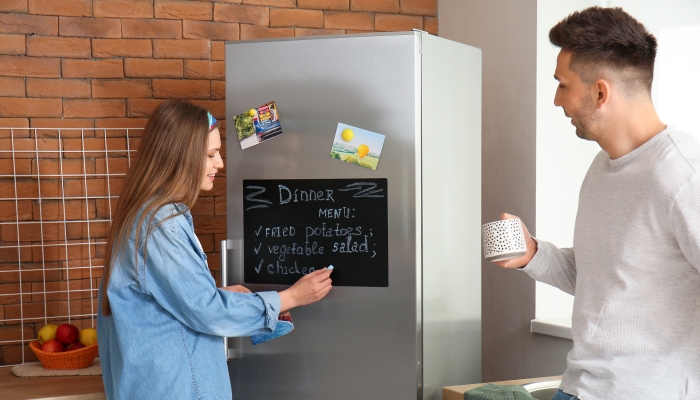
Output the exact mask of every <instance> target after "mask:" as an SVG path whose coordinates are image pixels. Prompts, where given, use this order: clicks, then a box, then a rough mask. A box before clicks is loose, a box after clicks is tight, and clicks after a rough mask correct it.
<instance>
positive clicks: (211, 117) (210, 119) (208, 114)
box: [207, 111, 216, 130]
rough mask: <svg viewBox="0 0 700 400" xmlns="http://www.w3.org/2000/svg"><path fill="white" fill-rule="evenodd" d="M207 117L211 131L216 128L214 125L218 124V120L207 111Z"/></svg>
mask: <svg viewBox="0 0 700 400" xmlns="http://www.w3.org/2000/svg"><path fill="white" fill-rule="evenodd" d="M207 117H208V118H209V130H211V128H212V127H214V124H215V123H216V118H214V116H213V115H211V113H210V112H209V111H207Z"/></svg>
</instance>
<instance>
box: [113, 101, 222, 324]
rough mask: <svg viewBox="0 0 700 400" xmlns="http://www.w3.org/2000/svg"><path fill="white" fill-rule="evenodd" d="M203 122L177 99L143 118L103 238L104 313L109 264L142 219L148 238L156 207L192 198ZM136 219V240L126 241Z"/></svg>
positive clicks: (201, 160) (201, 158) (201, 156)
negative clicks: (144, 121)
mask: <svg viewBox="0 0 700 400" xmlns="http://www.w3.org/2000/svg"><path fill="white" fill-rule="evenodd" d="M208 121H209V119H208V116H207V110H205V109H203V108H202V107H199V106H197V105H195V104H192V103H188V102H185V101H181V100H169V101H166V102H165V103H163V104H161V105H160V106H159V107H158V108H157V109H156V110H155V112H154V113H153V115H151V118H150V119H149V120H148V123H147V124H146V128H145V129H144V131H143V138H142V139H141V144H140V145H139V149H138V153H137V156H136V159H135V160H134V162H133V163H132V165H131V167H130V168H129V171H128V172H127V174H126V178H125V181H124V187H123V189H122V192H121V195H120V196H119V201H118V202H117V207H116V211H115V212H114V216H113V219H112V227H111V230H110V232H109V238H108V240H107V248H106V250H105V260H104V271H103V274H102V281H103V282H102V285H103V286H102V299H101V300H102V313H103V314H104V315H105V316H109V315H111V313H112V310H111V307H110V305H109V299H108V298H107V288H108V287H109V277H110V273H111V270H112V266H113V264H114V262H115V261H116V260H117V259H118V257H119V254H120V253H121V251H122V250H123V249H124V247H125V246H138V243H139V241H140V240H139V238H140V235H141V234H143V233H142V232H141V225H142V224H143V221H144V219H145V218H146V217H147V216H149V215H150V218H149V221H148V225H147V226H148V227H149V231H148V232H146V238H148V235H149V233H150V231H151V230H152V228H151V224H152V222H153V218H154V217H155V214H156V213H155V212H156V211H157V210H158V209H160V208H161V207H163V206H165V205H167V204H171V203H181V204H184V205H185V206H187V208H191V207H192V205H194V202H195V201H196V200H197V196H198V195H199V190H200V188H201V185H202V179H203V176H204V169H205V163H206V154H207V150H208V145H209V144H208V143H209V132H210V129H209V128H210V127H209V126H208ZM139 211H141V214H140V215H139ZM183 212H184V211H183ZM179 214H181V213H179ZM179 214H175V215H173V216H171V217H170V218H172V217H174V216H176V215H179ZM137 215H139V218H138V221H136V216H137ZM135 222H136V240H135V241H134V242H133V243H131V242H129V237H130V233H131V230H132V229H133V228H134V223H135ZM161 223H162V222H161ZM137 254H138V252H137Z"/></svg>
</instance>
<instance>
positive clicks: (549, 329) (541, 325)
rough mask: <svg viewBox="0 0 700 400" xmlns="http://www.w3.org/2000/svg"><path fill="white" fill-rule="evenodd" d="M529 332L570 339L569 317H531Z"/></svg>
mask: <svg viewBox="0 0 700 400" xmlns="http://www.w3.org/2000/svg"><path fill="white" fill-rule="evenodd" d="M530 332H532V333H539V334H541V335H549V336H555V337H559V338H563V339H569V340H571V318H557V319H533V320H532V321H531V322H530Z"/></svg>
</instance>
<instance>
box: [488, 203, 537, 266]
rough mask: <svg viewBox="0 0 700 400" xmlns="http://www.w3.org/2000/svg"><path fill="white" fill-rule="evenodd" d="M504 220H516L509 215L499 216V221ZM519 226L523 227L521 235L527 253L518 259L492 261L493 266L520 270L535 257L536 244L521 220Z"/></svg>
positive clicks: (513, 216)
mask: <svg viewBox="0 0 700 400" xmlns="http://www.w3.org/2000/svg"><path fill="white" fill-rule="evenodd" d="M504 219H518V217H516V216H515V215H510V214H506V213H503V214H501V220H504ZM520 225H522V227H523V235H525V243H526V244H527V252H526V253H525V254H524V255H522V256H520V257H518V258H511V259H510V260H502V261H494V264H496V265H498V266H499V267H503V268H520V267H524V266H526V265H527V264H528V263H529V262H530V260H532V257H534V256H535V253H537V242H535V240H534V239H533V238H532V236H530V232H528V231H527V227H526V226H525V224H523V222H522V220H521V221H520Z"/></svg>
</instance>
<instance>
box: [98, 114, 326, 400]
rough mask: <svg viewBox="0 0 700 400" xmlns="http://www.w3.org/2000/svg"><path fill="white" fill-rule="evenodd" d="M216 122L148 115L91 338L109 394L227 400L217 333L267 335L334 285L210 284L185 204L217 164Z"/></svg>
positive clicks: (210, 182)
mask: <svg viewBox="0 0 700 400" xmlns="http://www.w3.org/2000/svg"><path fill="white" fill-rule="evenodd" d="M220 148H221V139H220V137H219V129H218V123H216V120H215V119H214V118H213V117H212V116H211V114H209V113H208V112H207V111H206V110H204V109H203V108H201V107H199V106H196V105H194V104H190V103H187V102H184V101H168V102H165V103H163V104H162V105H161V106H160V107H158V109H156V111H155V112H154V113H153V115H152V116H151V118H150V119H149V121H148V123H147V125H146V128H145V130H144V132H143V138H142V141H141V145H140V147H139V150H138V156H137V157H136V160H135V161H134V162H133V163H132V166H131V168H130V169H129V172H128V173H127V176H126V179H125V182H124V188H123V190H122V193H121V196H120V199H119V203H118V205H117V209H116V212H115V214H114V218H113V221H112V229H111V232H110V236H109V239H108V241H107V248H106V253H105V254H106V255H105V264H104V265H105V267H104V273H103V278H102V283H101V285H100V294H99V304H100V305H99V308H100V312H99V313H98V340H99V349H100V360H101V365H102V376H103V380H104V385H105V391H106V394H107V399H110V400H112V399H115V400H116V399H128V400H131V399H159V398H172V399H226V400H230V399H231V384H230V380H229V374H228V369H227V365H226V358H225V355H224V350H223V347H222V339H221V338H222V337H223V336H229V337H231V336H250V335H253V334H257V333H264V332H272V331H274V329H275V326H276V324H277V317H278V315H279V313H280V311H282V310H289V309H291V308H294V307H297V306H301V305H306V304H310V303H313V302H315V301H318V300H320V299H321V298H323V297H324V296H325V295H326V294H327V293H328V292H329V291H330V289H331V279H330V273H331V271H329V270H326V269H323V270H318V271H315V272H314V273H311V274H309V275H306V276H305V277H303V278H301V279H300V280H299V281H298V282H297V283H296V284H295V285H293V286H291V287H290V288H289V289H287V290H284V291H282V292H279V293H278V292H260V293H240V292H241V291H242V290H240V289H242V288H240V287H228V288H224V289H217V288H216V285H215V282H214V279H213V278H212V276H211V274H210V272H209V268H208V267H207V262H206V255H205V254H204V251H203V250H202V247H201V245H200V244H199V241H198V240H197V237H196V236H195V234H194V227H193V225H192V216H191V215H190V212H189V209H190V208H191V207H192V205H193V204H194V203H195V201H196V200H197V195H198V194H199V191H200V190H211V189H212V187H213V186H214V179H215V177H216V173H217V172H218V171H219V170H220V169H221V168H223V167H224V164H223V161H222V159H221V155H220V154H219V150H220Z"/></svg>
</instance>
